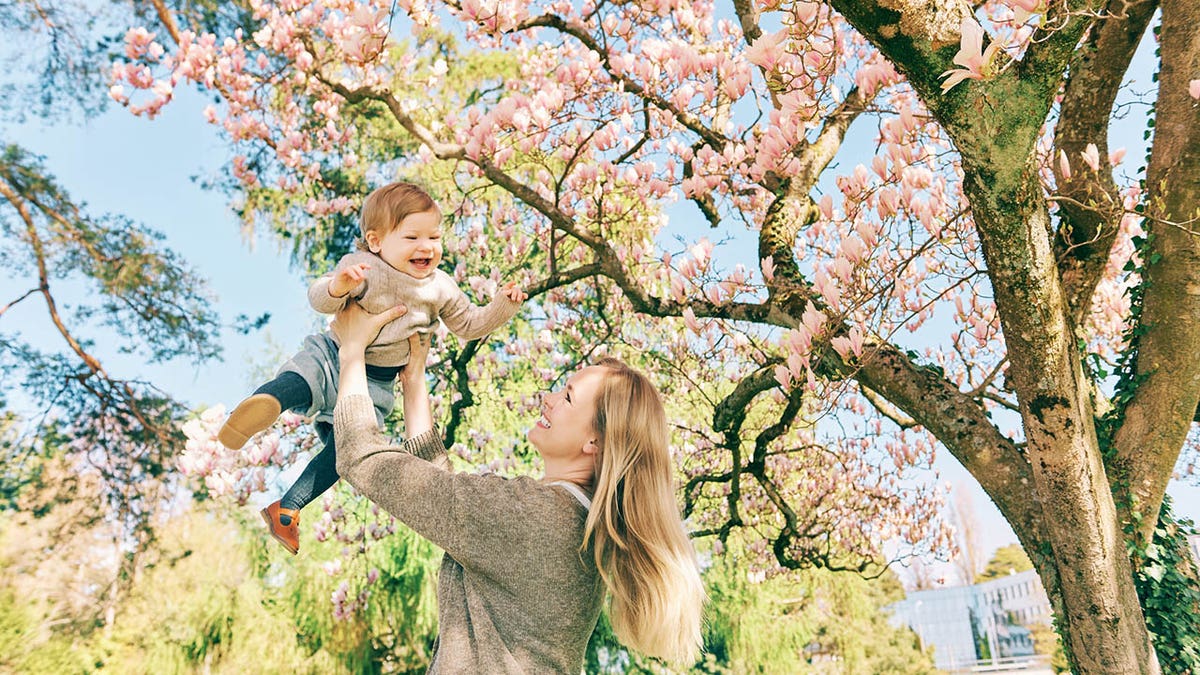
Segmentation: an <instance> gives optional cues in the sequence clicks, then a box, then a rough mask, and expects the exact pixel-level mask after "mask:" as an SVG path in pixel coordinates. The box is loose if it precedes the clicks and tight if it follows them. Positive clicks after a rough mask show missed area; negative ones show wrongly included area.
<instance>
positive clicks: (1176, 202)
mask: <svg viewBox="0 0 1200 675" xmlns="http://www.w3.org/2000/svg"><path fill="white" fill-rule="evenodd" d="M1197 26H1200V4H1197V3H1195V2H1194V1H1192V0H1163V1H1162V30H1161V32H1160V39H1161V41H1162V42H1161V44H1162V47H1161V53H1162V65H1161V69H1160V71H1159V86H1158V101H1157V103H1156V104H1155V114H1156V126H1155V134H1154V147H1153V149H1152V150H1151V153H1150V164H1149V166H1148V167H1147V169H1146V186H1147V187H1146V215H1147V220H1146V223H1147V229H1148V230H1149V232H1150V252H1149V255H1148V256H1147V260H1146V263H1145V270H1144V275H1145V279H1146V291H1145V296H1144V300H1143V304H1142V314H1141V319H1140V323H1139V326H1140V329H1141V330H1142V331H1143V333H1142V335H1141V336H1140V337H1139V338H1138V339H1137V343H1136V345H1135V346H1136V349H1137V363H1136V367H1135V373H1134V381H1135V382H1138V383H1139V384H1138V386H1137V389H1136V390H1135V391H1134V394H1133V397H1132V399H1131V400H1130V401H1129V403H1128V405H1127V406H1126V408H1125V415H1124V423H1123V424H1122V425H1121V428H1120V429H1118V430H1117V432H1116V434H1115V437H1114V439H1113V442H1114V445H1115V447H1116V458H1115V460H1114V462H1112V465H1113V473H1114V474H1116V476H1114V477H1113V478H1114V481H1115V483H1116V487H1115V489H1116V490H1117V495H1118V500H1117V501H1118V502H1122V503H1125V504H1130V505H1132V506H1133V507H1134V508H1137V509H1138V510H1139V511H1140V512H1141V515H1142V519H1141V521H1140V522H1139V523H1138V532H1137V534H1138V536H1139V539H1140V540H1141V541H1143V542H1148V541H1150V537H1151V535H1152V534H1153V531H1154V527H1155V523H1156V522H1157V520H1158V518H1157V516H1158V511H1159V506H1160V504H1161V503H1162V496H1163V493H1164V492H1165V491H1166V487H1167V483H1168V481H1169V480H1170V478H1171V474H1172V472H1173V470H1174V467H1175V461H1176V459H1178V457H1179V453H1180V450H1181V449H1182V446H1183V443H1184V440H1185V439H1186V438H1187V434H1188V431H1189V430H1190V428H1191V421H1192V419H1193V418H1194V417H1195V414H1196V413H1195V411H1196V409H1197V407H1200V359H1197V358H1196V354H1197V353H1198V352H1200V236H1196V235H1194V234H1192V233H1190V232H1187V231H1184V230H1182V229H1180V228H1177V227H1171V226H1162V225H1161V223H1163V222H1181V221H1185V220H1188V219H1189V218H1192V217H1194V216H1196V215H1197V213H1198V208H1197V204H1200V106H1197V105H1196V102H1195V100H1194V99H1192V98H1191V96H1190V95H1189V94H1188V83H1189V82H1190V81H1191V79H1192V78H1194V77H1195V74H1196V73H1197V72H1200V32H1197V30H1196V27H1197ZM1121 479H1124V480H1121Z"/></svg>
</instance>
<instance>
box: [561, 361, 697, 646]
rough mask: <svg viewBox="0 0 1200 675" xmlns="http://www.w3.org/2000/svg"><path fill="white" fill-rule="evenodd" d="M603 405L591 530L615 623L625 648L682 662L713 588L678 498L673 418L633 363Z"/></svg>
mask: <svg viewBox="0 0 1200 675" xmlns="http://www.w3.org/2000/svg"><path fill="white" fill-rule="evenodd" d="M596 365H598V366H602V367H604V368H606V369H607V370H608V371H609V372H608V373H607V375H606V377H605V378H604V384H603V385H602V387H601V392H600V396H599V398H598V400H597V402H596V417H595V419H594V420H593V425H594V427H595V429H596V431H597V433H598V435H599V437H600V443H599V454H598V457H597V460H596V461H597V466H596V474H595V477H594V479H593V485H594V488H595V492H594V494H593V497H592V508H591V511H590V513H589V514H588V519H587V526H586V529H585V531H584V546H585V547H586V546H587V545H588V544H589V543H590V544H591V546H592V550H593V553H594V555H595V559H596V567H597V568H599V570H600V576H601V577H602V578H603V580H604V584H605V586H606V587H607V588H608V591H609V593H610V594H611V595H610V601H609V602H610V604H609V619H610V620H611V622H612V627H613V631H614V632H615V633H616V635H617V638H618V639H619V640H621V642H622V643H624V644H626V645H628V646H630V647H633V648H634V649H636V650H638V651H640V652H642V653H644V654H648V655H650V656H657V657H660V658H665V659H668V660H671V661H675V662H692V661H694V660H695V659H696V657H697V655H698V653H699V650H700V645H701V641H702V638H701V626H700V624H701V617H702V613H703V605H704V586H703V584H702V583H701V581H700V571H699V568H698V566H697V561H696V553H695V550H694V549H693V548H692V542H691V539H690V538H689V537H688V535H687V532H686V531H685V530H684V527H683V521H682V520H681V519H680V516H679V505H678V504H677V503H676V501H675V490H674V476H673V471H672V464H671V454H670V450H669V449H668V430H667V417H666V413H665V411H664V410H663V404H662V400H661V399H660V398H659V395H658V391H657V390H656V389H655V388H654V385H653V384H651V383H650V381H649V380H648V379H646V377H645V376H644V375H642V374H641V373H639V372H637V371H636V370H634V369H632V368H630V367H629V366H627V365H625V364H624V363H623V362H621V361H619V360H617V359H613V358H606V359H602V360H601V361H600V362H599V363H597V364H596Z"/></svg>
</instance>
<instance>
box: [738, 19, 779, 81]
mask: <svg viewBox="0 0 1200 675" xmlns="http://www.w3.org/2000/svg"><path fill="white" fill-rule="evenodd" d="M787 36H788V29H787V28H784V29H782V30H779V31H776V32H774V33H763V34H762V35H760V36H759V37H758V39H757V40H755V41H754V44H752V45H750V47H749V48H748V49H746V51H745V52H744V55H745V57H746V60H747V61H749V62H750V63H753V64H754V65H756V66H759V67H760V68H762V69H763V70H768V71H769V70H773V69H774V68H775V65H776V64H777V63H778V62H779V60H780V59H781V58H782V57H783V47H782V45H783V42H784V40H786V39H787Z"/></svg>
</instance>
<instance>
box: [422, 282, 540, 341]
mask: <svg viewBox="0 0 1200 675" xmlns="http://www.w3.org/2000/svg"><path fill="white" fill-rule="evenodd" d="M520 308H521V305H520V304H519V303H516V302H513V301H512V300H509V299H508V296H506V295H504V294H503V293H497V294H496V298H495V299H494V300H492V301H491V302H489V303H488V304H487V306H485V307H479V306H477V305H473V304H471V301H470V300H468V299H467V295H466V294H465V293H463V292H462V289H461V288H459V287H458V286H457V285H454V286H453V289H452V290H451V292H450V300H449V301H448V302H447V303H446V304H445V305H444V306H443V307H442V310H441V318H442V321H443V322H444V323H445V324H446V328H448V329H450V332H451V333H454V334H455V335H457V336H458V337H460V338H462V339H464V340H475V339H478V338H481V337H483V336H485V335H487V334H488V333H490V332H492V331H494V330H496V329H497V328H499V327H500V326H503V325H504V324H505V323H506V322H508V320H509V319H511V318H513V317H514V316H516V314H517V310H518V309H520Z"/></svg>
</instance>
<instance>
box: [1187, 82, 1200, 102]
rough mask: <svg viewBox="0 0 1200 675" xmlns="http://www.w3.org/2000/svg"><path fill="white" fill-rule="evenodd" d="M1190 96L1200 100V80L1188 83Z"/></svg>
mask: <svg viewBox="0 0 1200 675" xmlns="http://www.w3.org/2000/svg"><path fill="white" fill-rule="evenodd" d="M1188 94H1190V95H1191V97H1192V98H1194V99H1196V100H1200V80H1192V81H1190V82H1188Z"/></svg>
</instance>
